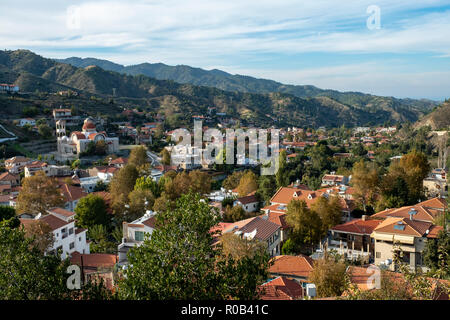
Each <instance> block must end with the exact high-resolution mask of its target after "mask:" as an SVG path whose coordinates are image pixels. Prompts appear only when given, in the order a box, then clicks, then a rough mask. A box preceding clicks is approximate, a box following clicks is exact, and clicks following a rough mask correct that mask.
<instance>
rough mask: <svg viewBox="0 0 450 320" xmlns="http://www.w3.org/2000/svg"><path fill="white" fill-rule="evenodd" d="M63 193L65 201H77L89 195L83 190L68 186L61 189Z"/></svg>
mask: <svg viewBox="0 0 450 320" xmlns="http://www.w3.org/2000/svg"><path fill="white" fill-rule="evenodd" d="M59 189H60V190H61V193H62V194H63V195H64V198H65V200H66V201H67V202H68V201H75V200H78V199H81V198H83V197H86V196H87V193H86V192H84V190H83V188H81V187H76V186H71V185H68V184H63V185H62V186H61V187H60V188H59Z"/></svg>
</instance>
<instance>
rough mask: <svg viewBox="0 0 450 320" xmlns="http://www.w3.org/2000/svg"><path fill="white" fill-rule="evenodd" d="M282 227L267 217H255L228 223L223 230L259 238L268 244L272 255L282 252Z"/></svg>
mask: <svg viewBox="0 0 450 320" xmlns="http://www.w3.org/2000/svg"><path fill="white" fill-rule="evenodd" d="M280 229H281V227H280V226H279V225H277V224H276V223H273V222H270V221H268V220H267V218H266V217H254V218H249V219H245V220H241V221H237V222H235V223H232V224H230V225H228V226H227V227H226V228H225V229H224V230H223V232H222V234H223V233H228V232H233V233H234V234H236V235H238V236H241V237H243V238H246V239H249V240H252V239H257V240H259V241H262V242H264V243H265V244H266V245H267V252H268V253H269V255H270V256H271V257H273V256H276V255H278V254H280V252H281V245H280V244H281V230H280Z"/></svg>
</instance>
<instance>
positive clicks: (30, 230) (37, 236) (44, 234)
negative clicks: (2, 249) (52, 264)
mask: <svg viewBox="0 0 450 320" xmlns="http://www.w3.org/2000/svg"><path fill="white" fill-rule="evenodd" d="M25 236H26V237H27V238H30V239H32V245H33V246H34V247H35V248H37V249H38V250H39V251H40V252H42V254H44V253H45V252H46V251H47V250H48V249H49V248H51V247H52V246H53V243H54V241H55V239H54V237H53V230H52V228H51V227H50V226H49V225H48V224H47V223H45V222H43V221H40V220H36V221H35V222H33V223H30V224H29V225H28V226H27V227H26V228H25Z"/></svg>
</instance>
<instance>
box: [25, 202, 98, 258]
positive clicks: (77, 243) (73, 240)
mask: <svg viewBox="0 0 450 320" xmlns="http://www.w3.org/2000/svg"><path fill="white" fill-rule="evenodd" d="M53 211H55V212H53ZM49 212H50V213H49V214H48V215H45V216H41V215H40V214H39V215H37V216H36V218H34V219H20V222H21V223H22V225H23V226H24V228H25V229H27V228H29V227H31V226H32V225H33V224H35V223H37V222H39V221H41V222H43V223H45V224H47V225H48V226H49V227H50V229H51V230H52V233H53V240H54V242H53V245H52V246H51V247H50V248H48V249H47V254H54V253H56V252H57V251H58V250H61V259H65V258H67V257H68V256H69V255H70V254H71V253H73V252H75V251H78V252H80V253H90V248H89V242H88V241H87V240H86V233H87V229H80V228H77V227H75V220H74V219H73V218H71V217H72V216H73V215H71V214H69V213H68V212H67V211H66V210H64V209H61V208H55V209H53V210H50V211H49ZM63 217H65V219H63Z"/></svg>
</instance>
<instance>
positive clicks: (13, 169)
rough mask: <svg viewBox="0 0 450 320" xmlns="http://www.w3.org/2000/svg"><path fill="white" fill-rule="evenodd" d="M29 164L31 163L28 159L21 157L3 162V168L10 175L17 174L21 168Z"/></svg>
mask: <svg viewBox="0 0 450 320" xmlns="http://www.w3.org/2000/svg"><path fill="white" fill-rule="evenodd" d="M30 162H32V160H31V159H30V158H26V157H22V156H17V157H12V158H9V159H7V160H5V168H6V170H8V171H9V172H10V173H19V172H21V171H22V170H23V167H24V166H25V165H26V164H28V163H30Z"/></svg>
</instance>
